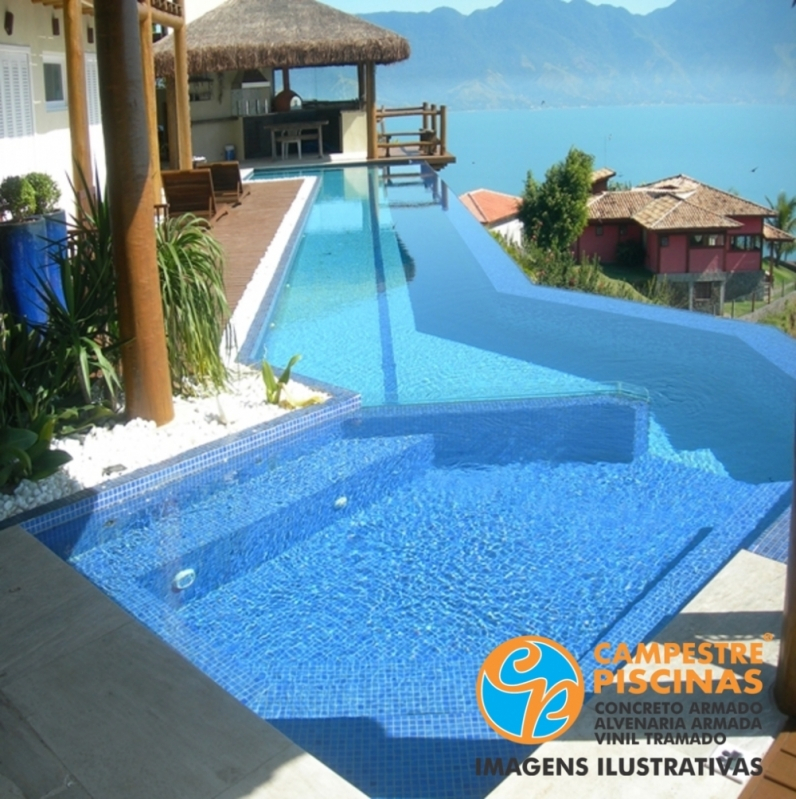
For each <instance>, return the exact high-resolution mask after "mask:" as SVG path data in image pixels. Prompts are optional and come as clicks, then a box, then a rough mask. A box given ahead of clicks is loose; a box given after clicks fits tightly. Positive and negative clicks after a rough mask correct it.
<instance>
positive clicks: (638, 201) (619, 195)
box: [588, 191, 654, 222]
mask: <svg viewBox="0 0 796 799" xmlns="http://www.w3.org/2000/svg"><path fill="white" fill-rule="evenodd" d="M653 199H654V196H653V195H651V194H649V193H648V192H644V191H606V192H603V193H602V194H596V195H594V197H590V198H589V201H588V210H589V220H590V221H595V222H596V221H605V222H608V221H610V220H615V219H631V218H632V217H633V215H634V214H636V213H638V212H639V211H640V210H641V209H642V208H643V207H644V206H645V205H647V204H649V203H650V202H651V201H652V200H653Z"/></svg>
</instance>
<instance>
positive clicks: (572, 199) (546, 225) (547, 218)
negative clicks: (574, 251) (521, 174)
mask: <svg viewBox="0 0 796 799" xmlns="http://www.w3.org/2000/svg"><path fill="white" fill-rule="evenodd" d="M593 167H594V156H592V155H589V154H588V153H584V152H582V151H581V150H578V149H576V148H575V147H572V148H571V149H570V151H569V152H568V153H567V157H566V158H565V159H564V160H563V161H562V162H560V163H558V164H553V166H551V167H550V169H548V170H547V172H546V174H545V180H544V183H541V184H539V183H537V182H536V181H535V180H534V177H533V174H532V173H531V172H528V177H527V179H526V181H525V192H524V193H523V197H522V202H521V203H520V213H519V218H520V221H521V222H522V225H523V228H524V230H525V235H526V236H527V237H528V238H529V239H535V241H536V243H537V244H538V245H539V246H540V247H542V248H544V249H554V250H564V249H567V248H569V247H570V246H571V245H572V244H573V243H574V242H575V239H577V238H578V236H580V234H581V233H582V232H583V230H584V228H585V227H586V225H587V223H588V221H589V217H588V211H587V209H586V203H587V201H588V199H589V195H590V194H591V175H592V169H593Z"/></svg>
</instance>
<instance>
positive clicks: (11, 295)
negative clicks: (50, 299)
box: [0, 211, 66, 325]
mask: <svg viewBox="0 0 796 799" xmlns="http://www.w3.org/2000/svg"><path fill="white" fill-rule="evenodd" d="M53 242H55V243H53ZM57 246H64V247H65V246H66V215H65V214H64V213H63V212H62V211H61V212H59V213H55V214H50V215H49V217H37V218H35V219H29V220H26V221H25V222H5V223H3V224H2V225H0V265H1V267H2V277H3V291H4V293H5V295H6V299H7V300H8V301H9V304H10V306H11V310H12V311H14V313H16V314H17V315H18V316H21V317H23V318H24V319H26V320H27V321H28V323H29V324H32V325H37V324H43V323H44V322H46V321H47V310H46V304H45V302H44V300H43V299H42V298H41V296H40V294H39V292H40V291H41V286H42V285H43V284H46V285H50V286H51V287H52V288H53V290H54V291H55V292H56V295H57V296H58V297H59V299H60V300H61V301H62V302H63V290H62V288H61V274H60V270H59V269H58V266H57V264H56V263H55V262H54V261H53V259H52V248H53V247H57Z"/></svg>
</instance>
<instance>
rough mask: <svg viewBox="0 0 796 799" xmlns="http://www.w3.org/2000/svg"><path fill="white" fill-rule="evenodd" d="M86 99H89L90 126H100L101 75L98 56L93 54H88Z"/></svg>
mask: <svg viewBox="0 0 796 799" xmlns="http://www.w3.org/2000/svg"><path fill="white" fill-rule="evenodd" d="M86 97H87V98H88V124H89V125H99V124H100V122H101V121H102V117H101V115H100V99H99V73H98V72H97V56H95V55H94V54H93V53H87V54H86Z"/></svg>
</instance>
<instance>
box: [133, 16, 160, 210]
mask: <svg viewBox="0 0 796 799" xmlns="http://www.w3.org/2000/svg"><path fill="white" fill-rule="evenodd" d="M146 9H147V11H148V13H147V15H146V16H143V17H139V23H140V25H141V66H142V68H143V71H144V98H145V101H146V116H147V127H148V129H149V174H150V176H151V177H152V189H153V191H154V192H155V198H156V200H157V202H160V200H161V190H162V189H163V186H162V184H161V182H160V141H159V140H158V108H157V98H156V95H155V62H154V56H153V54H152V4H151V0H147V1H146Z"/></svg>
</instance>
